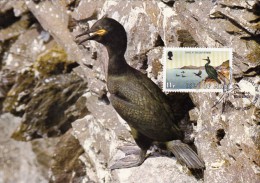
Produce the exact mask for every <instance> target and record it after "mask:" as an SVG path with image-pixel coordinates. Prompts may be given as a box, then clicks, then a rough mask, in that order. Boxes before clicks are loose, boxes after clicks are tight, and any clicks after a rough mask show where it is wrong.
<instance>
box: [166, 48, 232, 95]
mask: <svg viewBox="0 0 260 183" xmlns="http://www.w3.org/2000/svg"><path fill="white" fill-rule="evenodd" d="M169 50H171V51H174V50H176V51H216V50H218V51H228V52H229V58H230V59H229V67H230V73H229V78H230V83H231V88H232V80H233V78H232V76H233V49H232V48H225V47H224V48H207V47H164V48H163V56H162V59H163V92H166V93H169V92H180V93H187V92H194V93H198V92H203V93H204V92H223V89H167V88H166V59H167V54H166V53H167V51H169Z"/></svg>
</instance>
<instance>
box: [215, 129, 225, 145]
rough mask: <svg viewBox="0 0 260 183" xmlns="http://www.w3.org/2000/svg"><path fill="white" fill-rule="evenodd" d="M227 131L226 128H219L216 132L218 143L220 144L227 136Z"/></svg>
mask: <svg viewBox="0 0 260 183" xmlns="http://www.w3.org/2000/svg"><path fill="white" fill-rule="evenodd" d="M225 135H226V132H225V130H224V129H218V130H217V133H216V138H217V144H218V145H219V146H220V145H221V144H220V141H221V140H222V139H223V138H224V137H225Z"/></svg>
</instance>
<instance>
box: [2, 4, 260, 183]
mask: <svg viewBox="0 0 260 183" xmlns="http://www.w3.org/2000/svg"><path fill="white" fill-rule="evenodd" d="M259 7H260V2H259V1H247V0H243V1H233V0H231V1H230V0H229V1H226V0H215V1H203V0H201V1H188V0H187V1H176V2H175V1H160V0H151V1H138V0H135V1H117V0H96V1H91V0H68V1H65V0H61V1H47V0H46V1H44V0H43V1H36V0H32V1H27V0H24V1H22V0H21V1H7V0H6V1H0V40H1V41H0V81H1V82H0V86H1V87H0V109H1V110H0V112H1V116H0V126H1V127H2V128H1V133H0V134H1V144H0V162H1V165H3V166H1V167H0V182H89V183H90V182H105V183H108V182H120V183H138V182H151V183H154V182H162V183H170V182H179V183H183V182H194V183H196V182H205V183H209V182H210V183H213V182H214V183H220V182H241V183H242V182H243V183H247V182H248V183H257V182H260V152H259V151H260V127H259V124H260V111H259V108H260V104H259V95H257V87H258V89H259V83H260V77H259V74H260V69H259V68H260V59H259V58H260V52H259V50H260V36H259V29H260V26H259V25H260V24H259V19H260V18H259V14H260V13H259ZM105 14H106V15H108V16H109V17H111V18H114V19H116V20H117V21H119V22H120V23H121V24H122V25H123V26H124V27H125V29H126V31H127V34H128V49H127V53H126V59H127V61H128V63H129V64H130V65H132V66H133V67H135V68H137V69H138V70H141V71H142V72H144V73H146V74H147V75H148V77H150V78H151V79H152V80H153V81H154V82H155V83H156V84H158V85H159V86H162V68H163V62H162V53H163V47H164V46H168V47H231V48H233V64H232V67H233V68H232V70H233V83H236V84H237V85H236V88H238V89H237V90H235V91H237V92H239V91H242V90H243V91H244V92H248V91H249V93H250V92H251V93H250V96H249V97H248V98H245V97H244V98H237V97H236V95H235V94H234V91H233V93H231V94H227V95H224V97H223V99H224V100H221V101H220V103H219V104H217V105H216V106H215V107H213V108H212V106H213V105H214V103H215V102H217V101H219V99H220V98H222V95H221V94H218V93H190V94H187V93H186V94H182V93H179V94H178V93H174V94H173V93H170V94H168V95H169V100H171V101H172V103H173V105H175V106H177V107H175V108H174V110H175V111H178V110H182V111H187V112H186V113H185V115H184V118H183V120H182V121H181V123H182V126H183V128H186V129H187V130H186V131H187V141H189V142H193V141H194V144H195V146H196V148H197V151H198V154H199V155H200V156H201V157H202V158H203V160H204V161H205V163H206V169H205V170H204V172H203V173H201V172H190V171H189V170H188V169H187V168H185V167H183V166H182V165H180V164H179V163H178V162H176V159H175V158H174V157H172V156H168V155H167V156H166V155H161V154H160V153H158V152H157V150H152V151H151V154H152V157H150V158H148V159H147V160H146V161H145V162H144V163H143V164H142V165H141V166H140V167H135V168H130V169H122V170H114V171H110V170H109V169H108V165H109V164H110V163H111V162H113V161H115V160H116V159H119V158H122V157H124V156H125V155H124V153H123V152H122V151H121V150H120V148H119V147H121V146H125V145H135V143H134V142H133V139H132V137H131V135H130V134H129V132H128V130H129V129H128V126H127V124H126V122H125V121H123V120H122V119H120V117H119V116H118V115H117V114H116V112H115V111H114V109H113V107H112V106H111V104H110V103H109V100H108V96H109V94H108V93H107V89H106V72H107V71H106V68H107V64H108V63H107V59H108V58H107V53H106V50H105V49H104V47H102V46H101V45H98V44H97V43H94V42H89V43H86V44H85V45H84V46H78V45H77V44H76V43H75V41H74V37H75V35H77V34H78V33H79V32H82V31H83V30H84V29H86V28H88V27H89V26H91V25H92V24H93V23H94V22H95V21H96V19H98V18H100V17H102V16H103V15H105ZM79 20H80V21H79ZM253 84H254V87H253V88H252V89H251V90H248V86H252V85H253ZM257 96H258V98H257ZM11 136H12V138H10V137H11ZM14 139H15V140H14ZM21 141H26V142H21Z"/></svg>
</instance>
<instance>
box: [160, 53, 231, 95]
mask: <svg viewBox="0 0 260 183" xmlns="http://www.w3.org/2000/svg"><path fill="white" fill-rule="evenodd" d="M163 61H164V67H163V90H164V91H165V92H223V91H225V88H226V89H227V88H231V86H232V83H231V81H232V49H231V48H164V55H163Z"/></svg>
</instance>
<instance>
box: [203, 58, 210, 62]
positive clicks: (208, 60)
mask: <svg viewBox="0 0 260 183" xmlns="http://www.w3.org/2000/svg"><path fill="white" fill-rule="evenodd" d="M202 60H206V61H207V62H208V63H210V59H209V57H207V58H206V59H202Z"/></svg>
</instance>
